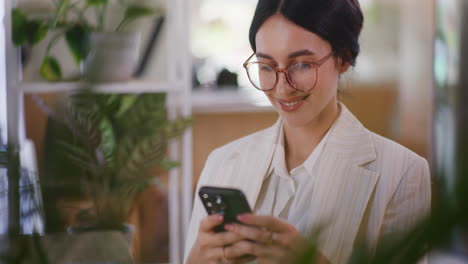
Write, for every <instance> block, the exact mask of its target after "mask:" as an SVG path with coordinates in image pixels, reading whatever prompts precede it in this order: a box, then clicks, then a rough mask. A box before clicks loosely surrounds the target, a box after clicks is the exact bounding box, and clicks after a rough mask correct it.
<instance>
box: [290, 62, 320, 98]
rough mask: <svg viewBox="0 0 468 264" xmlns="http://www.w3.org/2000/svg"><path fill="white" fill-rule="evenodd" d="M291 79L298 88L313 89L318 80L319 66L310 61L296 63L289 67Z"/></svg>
mask: <svg viewBox="0 0 468 264" xmlns="http://www.w3.org/2000/svg"><path fill="white" fill-rule="evenodd" d="M288 74H289V79H290V81H291V82H292V83H293V84H294V85H295V88H296V89H297V90H301V91H308V90H310V89H313V88H314V86H315V83H316V81H317V67H316V66H315V65H313V64H309V63H296V64H293V65H291V66H289V67H288Z"/></svg>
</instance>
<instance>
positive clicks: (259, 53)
mask: <svg viewBox="0 0 468 264" xmlns="http://www.w3.org/2000/svg"><path fill="white" fill-rule="evenodd" d="M256 55H257V58H264V59H269V60H274V59H273V57H271V56H270V55H267V54H265V53H261V52H258V53H256Z"/></svg>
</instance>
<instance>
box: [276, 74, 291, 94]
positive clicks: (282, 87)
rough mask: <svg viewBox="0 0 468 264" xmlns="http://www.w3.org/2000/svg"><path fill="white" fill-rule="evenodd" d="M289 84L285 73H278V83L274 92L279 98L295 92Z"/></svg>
mask: <svg viewBox="0 0 468 264" xmlns="http://www.w3.org/2000/svg"><path fill="white" fill-rule="evenodd" d="M295 91H296V89H294V88H293V87H292V86H291V84H290V83H289V82H288V77H287V76H286V73H285V72H278V83H277V84H276V87H275V92H276V94H277V95H279V96H283V97H284V96H287V95H289V94H291V93H293V92H295Z"/></svg>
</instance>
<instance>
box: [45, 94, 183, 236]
mask: <svg viewBox="0 0 468 264" xmlns="http://www.w3.org/2000/svg"><path fill="white" fill-rule="evenodd" d="M165 99H166V98H165V94H141V95H127V94H98V93H93V92H90V91H85V92H78V93H77V94H73V95H70V96H69V97H66V98H65V100H63V101H62V102H61V103H60V104H58V106H57V107H56V109H55V110H53V111H52V112H51V113H52V117H51V118H52V119H54V122H56V123H58V124H61V125H60V126H58V127H60V130H59V131H58V132H59V133H56V135H58V136H55V137H54V138H53V139H52V141H49V142H48V143H47V144H53V145H52V146H53V147H54V151H55V153H57V155H55V156H54V157H56V158H57V160H52V159H51V160H49V161H48V162H46V163H49V164H55V169H57V166H58V167H60V166H62V167H63V166H65V167H64V168H62V170H61V171H65V172H66V171H67V169H70V168H71V169H72V170H73V172H77V171H78V172H79V173H74V175H75V176H74V178H73V179H69V180H70V181H71V183H72V184H71V186H75V188H81V189H82V192H83V193H85V194H86V197H88V198H89V199H90V200H91V202H92V208H91V209H90V210H86V211H85V214H86V218H87V224H86V226H80V227H79V228H78V229H79V230H81V231H87V230H119V231H126V230H127V228H126V225H125V224H126V222H127V218H128V216H129V212H130V209H131V207H132V203H133V202H134V199H135V197H136V196H137V195H138V194H139V193H140V192H141V191H143V190H144V189H145V188H146V187H147V186H148V185H149V184H150V183H151V182H152V181H153V180H154V179H155V177H154V176H153V175H152V174H151V173H150V171H149V169H150V168H152V167H158V168H161V169H164V170H169V169H171V168H174V167H177V166H179V162H177V161H170V160H168V159H166V156H167V155H166V154H167V145H168V142H169V140H171V139H173V138H175V137H178V136H180V135H182V134H183V132H184V131H185V130H186V128H187V127H189V126H190V124H191V119H190V118H179V119H176V120H168V119H167V116H166V111H165V109H166V106H165ZM63 129H65V130H66V131H67V132H66V133H62V131H63ZM60 135H62V136H60ZM67 166H68V167H67ZM52 174H53V173H52ZM44 176H45V179H47V180H45V182H44V183H43V184H44V185H45V186H47V185H48V184H49V183H57V181H62V182H63V181H67V178H66V175H58V177H60V178H59V179H57V177H55V178H50V176H47V175H44ZM60 186H63V185H59V186H58V187H57V188H60ZM68 186H70V184H69V185H68ZM50 191H51V190H49V192H50ZM75 230H77V229H76V228H75Z"/></svg>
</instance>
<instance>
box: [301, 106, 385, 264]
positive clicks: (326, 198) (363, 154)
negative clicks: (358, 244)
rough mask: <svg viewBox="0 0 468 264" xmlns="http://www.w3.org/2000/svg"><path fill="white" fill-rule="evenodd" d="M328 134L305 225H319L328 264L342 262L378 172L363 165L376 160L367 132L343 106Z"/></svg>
mask: <svg viewBox="0 0 468 264" xmlns="http://www.w3.org/2000/svg"><path fill="white" fill-rule="evenodd" d="M330 133H331V134H330V137H329V138H328V141H327V143H326V145H325V148H324V151H323V152H322V155H321V157H320V159H319V162H318V163H319V164H318V166H317V174H316V177H315V179H316V184H315V187H314V191H313V194H312V198H311V206H310V210H311V212H310V214H311V219H312V220H311V222H310V223H309V224H310V226H311V227H312V228H314V227H322V228H323V229H321V233H320V243H319V245H320V246H319V248H320V249H321V251H322V252H323V254H324V255H325V256H327V257H328V258H329V259H330V261H331V262H332V263H343V262H344V261H346V259H347V258H348V257H349V256H350V254H351V251H352V249H353V243H354V240H355V237H356V234H357V231H358V229H359V226H360V223H361V219H362V217H363V214H364V211H365V209H366V207H367V203H368V201H369V198H370V197H371V194H372V192H373V190H374V187H375V184H376V182H377V180H378V177H379V175H378V173H376V172H373V171H370V170H368V169H366V168H364V167H363V165H365V164H368V163H370V162H372V161H374V160H375V159H376V153H375V147H374V144H373V140H372V138H371V134H370V132H369V131H368V130H367V129H365V128H364V127H363V126H362V125H361V123H360V122H359V121H358V120H357V119H356V118H355V117H354V116H353V115H352V114H351V113H350V112H349V110H348V109H347V108H346V107H345V106H344V105H341V114H340V117H339V118H338V120H337V122H336V124H335V126H334V127H333V128H332V131H331V132H330Z"/></svg>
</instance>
